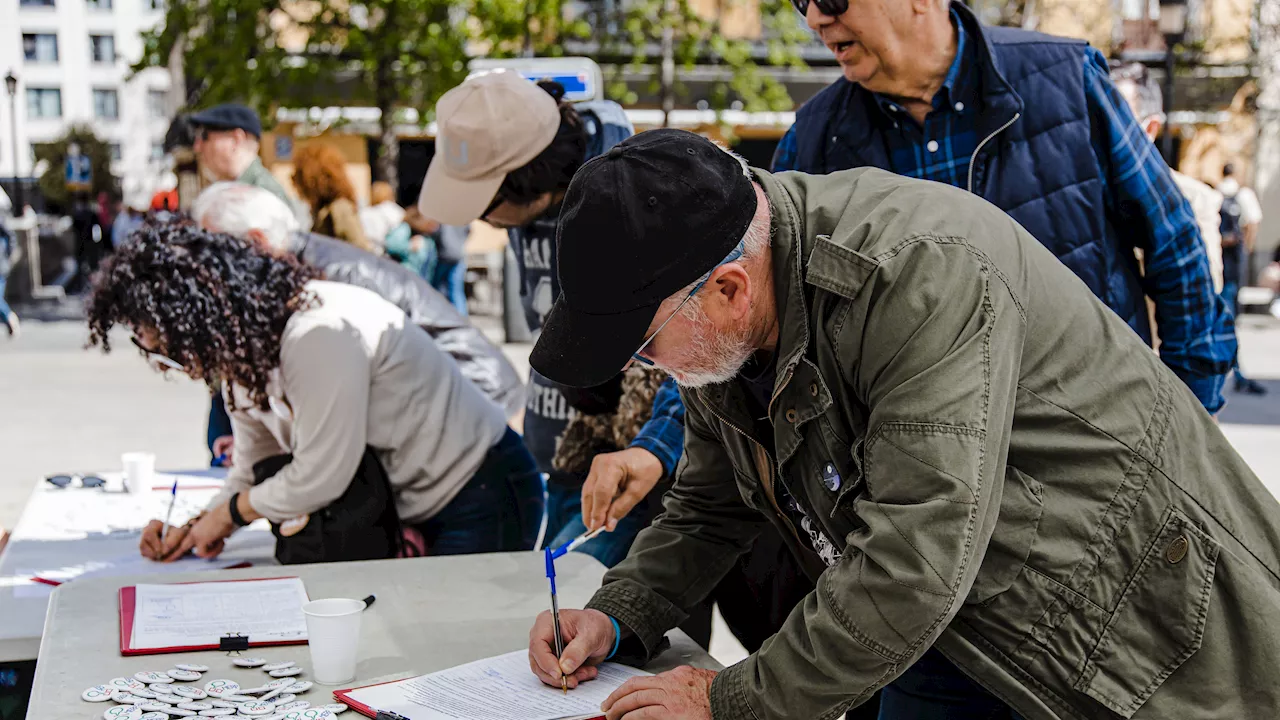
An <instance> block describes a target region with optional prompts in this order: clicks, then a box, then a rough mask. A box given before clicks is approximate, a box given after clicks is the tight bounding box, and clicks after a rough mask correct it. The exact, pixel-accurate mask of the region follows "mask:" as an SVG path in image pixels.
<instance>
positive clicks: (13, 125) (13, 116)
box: [4, 70, 27, 217]
mask: <svg viewBox="0 0 1280 720" xmlns="http://www.w3.org/2000/svg"><path fill="white" fill-rule="evenodd" d="M4 87H5V89H6V90H8V91H9V130H10V132H11V133H12V138H13V200H14V206H13V216H14V217H18V216H20V215H22V210H23V208H25V207H26V206H27V203H26V198H25V197H23V192H22V178H21V177H19V175H18V76H17V75H14V74H13V71H12V70H10V71H9V74H8V75H5V76H4Z"/></svg>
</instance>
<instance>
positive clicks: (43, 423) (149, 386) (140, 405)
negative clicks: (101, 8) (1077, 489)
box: [0, 313, 1280, 663]
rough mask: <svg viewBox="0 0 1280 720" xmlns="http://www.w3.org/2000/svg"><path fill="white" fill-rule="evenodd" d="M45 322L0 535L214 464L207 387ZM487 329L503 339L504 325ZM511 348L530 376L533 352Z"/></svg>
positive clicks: (10, 426) (1278, 384)
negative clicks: (109, 492)
mask: <svg viewBox="0 0 1280 720" xmlns="http://www.w3.org/2000/svg"><path fill="white" fill-rule="evenodd" d="M71 315H74V313H68V314H67V315H64V316H63V317H64V318H65V317H68V316H71ZM48 317H49V318H50V319H49V320H48V321H44V322H41V321H39V320H38V319H37V318H35V317H30V316H28V320H27V321H26V322H25V323H24V326H23V329H24V331H25V334H24V336H23V337H22V339H21V340H20V341H18V342H7V341H6V340H4V339H0V527H12V526H13V524H14V523H15V522H16V520H17V518H18V516H19V514H20V513H21V510H22V507H23V505H24V504H25V502H26V498H27V495H28V494H29V492H30V489H31V487H32V486H33V484H34V483H35V482H36V481H37V480H38V479H39V478H41V477H43V476H44V475H46V474H50V473H55V472H68V471H79V472H90V471H94V470H111V469H116V468H118V467H119V464H120V454H121V453H122V452H126V451H130V450H150V451H152V452H154V453H156V455H157V456H158V460H157V463H158V466H159V467H162V468H184V467H188V468H194V467H201V466H203V465H204V464H205V463H206V462H207V454H206V452H205V446H204V426H205V413H206V412H207V410H208V404H207V400H206V390H205V389H204V388H203V387H202V386H200V385H199V384H197V383H194V382H191V381H190V380H186V379H176V378H174V379H169V380H165V379H163V378H161V377H160V376H158V375H156V374H155V373H153V372H152V371H151V370H150V369H149V368H148V367H147V366H146V364H145V363H143V361H142V360H141V358H139V356H138V353H137V352H136V351H135V350H134V349H133V348H132V346H131V345H129V342H128V338H127V336H125V335H123V334H122V335H120V336H119V337H118V338H113V339H115V340H116V346H117V348H118V349H117V350H116V351H115V352H113V353H111V354H110V355H103V354H102V352H101V351H100V350H96V349H95V350H85V349H84V348H83V346H84V342H85V339H86V332H85V329H84V326H83V325H82V324H81V323H79V322H76V321H74V320H70V319H58V317H59V316H58V314H53V315H49V316H48ZM480 322H481V324H482V326H484V327H485V329H486V331H491V334H492V335H493V336H494V337H497V336H498V335H499V331H498V323H496V322H494V321H492V320H491V319H481V320H480ZM1240 338H1241V348H1242V358H1243V362H1244V367H1245V369H1246V370H1247V371H1248V372H1249V373H1250V374H1251V375H1252V376H1253V377H1254V378H1256V379H1258V380H1260V381H1261V382H1263V383H1264V384H1266V385H1267V386H1268V387H1269V388H1270V390H1271V394H1270V395H1268V396H1267V397H1264V398H1254V397H1247V396H1241V395H1235V394H1231V395H1230V399H1231V402H1230V404H1229V406H1228V407H1227V409H1226V410H1225V411H1224V412H1223V414H1222V417H1221V419H1222V422H1223V429H1224V431H1225V432H1226V433H1227V435H1228V437H1230V438H1231V440H1232V442H1234V443H1235V444H1236V447H1237V448H1238V449H1239V451H1240V452H1241V453H1242V454H1243V455H1244V456H1245V458H1246V459H1248V460H1249V462H1250V464H1251V465H1252V466H1253V468H1254V471H1255V472H1257V473H1258V475H1259V476H1260V477H1261V478H1262V479H1263V481H1264V482H1266V483H1267V485H1268V487H1270V488H1271V490H1272V491H1273V492H1275V493H1276V494H1277V495H1280V321H1275V320H1272V319H1271V318H1263V317H1257V318H1254V317H1250V318H1246V319H1245V321H1244V322H1242V323H1241V328H1240ZM506 349H507V353H508V355H509V356H510V357H511V359H512V361H513V362H515V363H516V364H517V367H518V368H519V369H520V370H521V371H522V372H526V371H527V368H528V363H527V359H526V358H527V354H528V351H529V346H528V345H510V346H507V348H506ZM717 636H718V637H717V639H716V641H715V642H713V646H712V652H713V654H715V655H716V657H717V658H718V659H720V660H721V661H722V662H726V663H729V662H734V661H736V660H737V659H739V658H740V657H742V655H743V653H742V649H741V648H740V647H739V646H737V644H736V643H733V642H732V640H731V639H729V638H728V637H727V633H724V632H720V633H717Z"/></svg>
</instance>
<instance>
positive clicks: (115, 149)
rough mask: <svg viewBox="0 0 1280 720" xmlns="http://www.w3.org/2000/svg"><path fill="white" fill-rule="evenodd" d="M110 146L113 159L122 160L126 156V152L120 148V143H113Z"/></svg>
mask: <svg viewBox="0 0 1280 720" xmlns="http://www.w3.org/2000/svg"><path fill="white" fill-rule="evenodd" d="M109 147H110V148H111V161H112V162H120V159H121V158H123V157H124V153H123V152H122V151H121V150H120V143H111V145H110V146H109Z"/></svg>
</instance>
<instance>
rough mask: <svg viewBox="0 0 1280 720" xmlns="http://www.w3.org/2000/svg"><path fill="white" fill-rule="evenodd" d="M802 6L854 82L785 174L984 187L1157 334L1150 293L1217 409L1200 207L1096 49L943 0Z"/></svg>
mask: <svg viewBox="0 0 1280 720" xmlns="http://www.w3.org/2000/svg"><path fill="white" fill-rule="evenodd" d="M792 3H793V4H794V5H795V7H796V9H797V10H799V11H800V13H802V14H803V15H804V16H805V19H806V21H807V22H808V24H809V27H811V28H813V30H814V31H815V32H817V33H818V35H819V36H820V37H821V39H822V42H823V44H825V45H826V46H827V47H828V48H829V49H830V50H831V52H833V53H834V54H835V56H836V59H837V61H839V63H840V66H841V68H842V69H843V70H844V77H843V78H841V79H840V80H837V81H836V82H835V83H833V84H832V85H830V86H829V87H827V88H826V89H824V90H823V91H822V92H820V93H819V94H818V95H816V96H815V97H814V98H813V99H812V100H810V101H809V102H808V103H806V104H805V105H804V107H802V108H800V110H799V112H797V113H796V122H795V125H794V126H793V127H792V128H791V129H790V130H789V131H787V134H786V135H785V136H784V137H783V138H782V141H781V142H780V143H779V145H778V150H777V153H776V154H775V155H774V159H773V169H774V171H775V172H777V171H783V170H799V171H802V172H807V173H815V174H821V173H829V172H834V171H837V170H846V169H849V168H854V167H862V166H874V167H879V168H883V169H886V170H891V171H893V172H895V173H898V174H901V175H907V176H910V177H917V178H924V179H927V180H935V181H937V182H943V183H948V184H950V185H955V186H957V187H961V188H965V189H967V190H969V191H970V192H972V193H975V194H977V195H980V196H982V197H984V198H986V199H987V200H989V201H990V202H992V203H994V204H995V205H997V206H999V207H1000V208H1001V209H1003V210H1004V211H1005V212H1007V213H1008V214H1009V215H1010V216H1012V217H1013V218H1014V219H1015V220H1017V221H1018V222H1019V223H1021V224H1022V226H1023V227H1025V228H1026V229H1027V230H1029V231H1030V232H1031V234H1032V235H1034V236H1035V237H1036V238H1037V239H1038V240H1039V241H1040V242H1041V243H1042V244H1044V245H1045V246H1046V247H1048V248H1049V250H1051V251H1053V253H1054V254H1055V255H1056V256H1057V257H1058V259H1060V260H1061V261H1062V262H1063V263H1064V264H1065V265H1066V266H1067V267H1069V268H1071V270H1072V271H1073V272H1075V274H1076V275H1077V276H1079V278H1080V279H1081V280H1083V281H1084V283H1085V284H1086V285H1087V286H1088V287H1089V289H1090V290H1092V291H1093V293H1094V294H1095V295H1097V296H1098V297H1099V298H1101V299H1102V301H1103V302H1105V303H1106V304H1107V305H1108V306H1109V307H1110V308H1111V309H1112V310H1114V311H1115V312H1116V313H1117V314H1119V315H1120V317H1121V318H1123V319H1124V320H1125V322H1127V323H1128V324H1129V326H1130V327H1132V328H1133V330H1134V332H1136V333H1138V335H1140V336H1141V337H1142V338H1143V340H1145V341H1147V342H1148V344H1150V343H1151V338H1152V328H1151V327H1150V322H1149V319H1148V314H1147V309H1146V302H1145V299H1144V296H1145V298H1150V299H1151V300H1152V302H1153V303H1154V305H1155V321H1156V325H1157V328H1156V329H1157V331H1158V336H1159V338H1160V347H1159V352H1160V357H1161V359H1162V360H1163V361H1164V363H1165V364H1166V365H1168V366H1169V368H1170V369H1172V370H1173V372H1174V373H1176V374H1177V376H1178V377H1179V378H1180V379H1181V380H1182V382H1183V383H1185V384H1186V386H1187V387H1188V388H1190V390H1191V392H1192V393H1194V394H1195V396H1196V398H1197V399H1198V400H1199V401H1200V403H1201V404H1202V405H1203V406H1204V408H1205V409H1206V410H1208V411H1209V412H1210V413H1216V412H1218V410H1219V409H1221V408H1222V405H1223V403H1224V400H1223V397H1222V386H1223V383H1224V380H1225V378H1226V375H1227V373H1228V372H1229V371H1230V369H1231V366H1232V364H1233V361H1234V359H1235V355H1236V337H1235V328H1234V325H1233V322H1232V316H1231V311H1230V310H1229V309H1228V308H1227V306H1226V304H1225V303H1224V302H1223V301H1222V300H1220V299H1219V298H1218V297H1217V296H1216V295H1215V294H1214V286H1213V280H1212V278H1211V276H1210V272H1209V262H1208V260H1207V258H1206V256H1205V249H1204V243H1203V242H1202V241H1201V239H1200V231H1199V229H1198V228H1197V225H1196V220H1195V215H1194V214H1193V213H1192V210H1191V207H1190V206H1189V205H1188V204H1187V201H1186V200H1185V199H1184V198H1183V196H1182V194H1181V193H1180V192H1179V191H1178V188H1177V186H1176V185H1175V184H1174V181H1173V178H1172V177H1171V176H1170V174H1169V168H1168V166H1166V165H1165V163H1164V160H1163V159H1161V157H1160V156H1159V154H1157V152H1156V150H1155V146H1154V145H1153V144H1152V143H1151V142H1150V141H1149V140H1148V139H1147V137H1146V136H1145V135H1144V134H1143V130H1142V128H1141V127H1140V126H1139V125H1138V123H1137V122H1136V121H1135V120H1134V118H1133V115H1132V113H1131V112H1130V110H1129V107H1128V105H1127V104H1126V103H1125V100H1124V98H1123V97H1122V96H1121V95H1120V94H1119V93H1118V92H1117V91H1116V89H1115V87H1114V86H1113V85H1112V84H1111V80H1110V78H1109V74H1108V67H1107V62H1106V60H1105V59H1104V58H1103V56H1102V54H1101V53H1099V52H1098V51H1097V50H1095V49H1094V48H1091V47H1089V45H1088V44H1086V43H1085V42H1083V41H1080V40H1071V39H1067V38H1057V37H1051V36H1048V35H1041V34H1039V33H1033V32H1027V31H1024V30H1016V29H1011V28H998V27H984V26H983V25H981V24H980V23H979V22H978V19H977V18H976V17H975V16H974V15H973V13H972V12H970V11H969V9H968V8H966V7H965V6H964V5H962V4H960V3H958V2H950V3H949V2H948V0H792ZM1137 250H1141V251H1142V262H1141V265H1140V264H1139V260H1138V258H1137V255H1136V253H1135V251H1137ZM1080 341H1081V342H1089V338H1080Z"/></svg>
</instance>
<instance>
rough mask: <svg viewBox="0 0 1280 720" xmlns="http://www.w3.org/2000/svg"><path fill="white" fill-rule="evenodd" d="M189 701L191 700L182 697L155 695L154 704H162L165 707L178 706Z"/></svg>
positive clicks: (166, 694)
mask: <svg viewBox="0 0 1280 720" xmlns="http://www.w3.org/2000/svg"><path fill="white" fill-rule="evenodd" d="M190 699H191V698H185V697H182V696H181V695H170V694H169V693H156V702H158V703H164V704H165V705H178V704H181V703H184V702H186V701H188V700H190Z"/></svg>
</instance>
